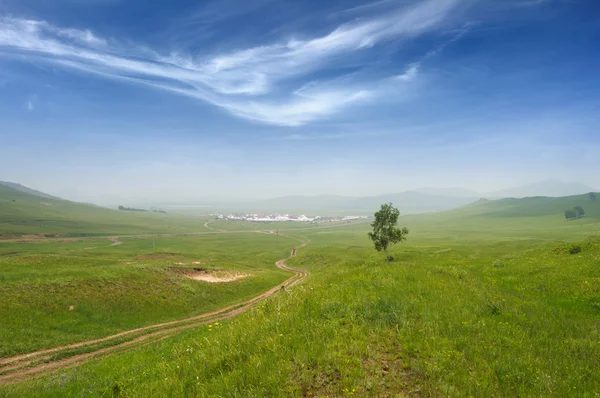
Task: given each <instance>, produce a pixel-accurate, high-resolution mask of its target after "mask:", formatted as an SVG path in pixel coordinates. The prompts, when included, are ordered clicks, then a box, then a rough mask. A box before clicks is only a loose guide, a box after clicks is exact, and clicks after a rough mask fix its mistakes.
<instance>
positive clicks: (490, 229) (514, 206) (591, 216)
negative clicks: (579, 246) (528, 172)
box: [400, 194, 600, 241]
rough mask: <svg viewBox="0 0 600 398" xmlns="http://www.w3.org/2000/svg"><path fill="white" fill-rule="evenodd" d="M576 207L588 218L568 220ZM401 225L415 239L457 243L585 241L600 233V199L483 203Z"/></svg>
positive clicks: (409, 219)
mask: <svg viewBox="0 0 600 398" xmlns="http://www.w3.org/2000/svg"><path fill="white" fill-rule="evenodd" d="M575 206H581V207H582V208H583V209H584V210H585V216H584V217H582V218H579V219H576V220H566V219H565V215H564V213H565V211H566V210H569V209H572V208H573V207H575ZM400 211H402V208H400ZM401 223H403V224H404V225H406V226H408V228H409V229H410V230H411V233H412V234H413V236H414V235H416V234H419V235H423V236H428V237H429V238H432V237H433V236H437V235H439V236H442V235H444V234H447V233H448V232H450V233H452V234H453V236H454V238H455V239H456V240H457V241H459V240H470V241H475V240H481V239H482V238H483V237H488V238H489V239H490V240H493V241H498V239H499V238H498V237H499V235H502V237H503V238H502V239H504V240H510V239H525V238H526V237H528V236H532V235H534V236H536V237H537V238H540V239H544V240H549V239H550V240H551V239H556V238H557V237H558V236H571V237H572V238H573V239H576V238H577V237H581V238H584V237H585V236H587V235H589V234H597V233H598V232H599V231H600V195H599V197H598V198H596V199H595V200H592V199H591V198H590V197H589V196H588V195H587V194H586V195H576V196H566V197H559V198H550V197H533V198H523V199H498V200H487V199H480V200H479V201H477V202H474V203H471V204H469V205H467V206H464V207H461V208H459V209H455V210H449V211H445V212H440V213H430V214H421V215H414V216H404V217H402V220H401ZM586 234H587V235H586Z"/></svg>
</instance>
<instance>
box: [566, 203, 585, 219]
mask: <svg viewBox="0 0 600 398" xmlns="http://www.w3.org/2000/svg"><path fill="white" fill-rule="evenodd" d="M584 215H585V210H583V207H581V206H575V207H574V208H572V209H569V210H567V211H565V218H566V219H567V220H574V219H576V218H581V217H583V216H584Z"/></svg>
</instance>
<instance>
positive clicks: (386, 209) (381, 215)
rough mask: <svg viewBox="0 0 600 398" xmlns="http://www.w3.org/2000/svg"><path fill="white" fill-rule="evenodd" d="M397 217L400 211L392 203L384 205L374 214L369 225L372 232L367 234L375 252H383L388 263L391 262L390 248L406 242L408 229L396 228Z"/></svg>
mask: <svg viewBox="0 0 600 398" xmlns="http://www.w3.org/2000/svg"><path fill="white" fill-rule="evenodd" d="M398 217H400V211H399V210H398V209H396V208H395V207H394V206H393V205H392V203H384V204H382V205H381V209H380V210H379V211H377V212H375V220H374V221H373V223H371V226H372V227H373V232H369V238H370V239H371V240H372V241H373V244H374V245H375V249H376V250H377V251H385V254H386V258H387V260H388V261H391V260H392V257H391V256H390V252H389V249H390V246H391V245H393V244H396V243H399V242H402V241H404V240H406V235H408V229H407V228H406V227H403V228H398V227H397V226H396V225H397V224H398Z"/></svg>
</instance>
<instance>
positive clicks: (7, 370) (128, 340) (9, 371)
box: [0, 242, 310, 385]
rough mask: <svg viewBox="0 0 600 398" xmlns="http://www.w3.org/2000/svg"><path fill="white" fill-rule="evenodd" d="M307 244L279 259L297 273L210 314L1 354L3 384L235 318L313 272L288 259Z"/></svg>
mask: <svg viewBox="0 0 600 398" xmlns="http://www.w3.org/2000/svg"><path fill="white" fill-rule="evenodd" d="M115 243H116V242H115ZM306 245H307V243H306V242H304V243H302V245H300V246H298V247H297V248H295V249H294V250H292V252H291V253H290V256H289V257H287V258H285V259H281V260H279V261H277V262H276V263H275V265H276V266H277V267H278V268H280V269H282V270H285V271H288V272H292V273H294V275H293V276H291V277H290V278H288V279H287V280H286V281H284V282H283V283H281V284H279V285H277V286H275V287H273V288H271V289H269V290H268V291H266V292H264V293H262V294H260V295H258V296H256V297H253V298H251V299H249V300H246V301H244V302H241V303H237V304H234V305H230V306H227V307H224V308H221V309H219V310H217V311H214V312H210V313H206V314H201V315H196V316H193V317H189V318H185V319H180V320H175V321H170V322H164V323H159V324H154V325H149V326H144V327H140V328H136V329H131V330H127V331H124V332H120V333H116V334H113V335H111V336H106V337H103V338H99V339H94V340H88V341H83V342H78V343H73V344H69V345H64V346H60V347H54V348H49V349H44V350H40V351H35V352H30V353H27V354H22V355H17V356H13V357H9V358H0V385H6V384H12V383H17V382H21V381H26V380H31V379H34V378H37V377H41V376H45V375H48V374H51V373H55V372H58V371H60V370H64V369H68V368H71V367H75V366H79V365H82V364H84V363H86V362H89V361H91V360H93V359H98V358H102V357H106V356H109V355H112V354H116V353H118V352H123V351H126V350H128V349H132V348H135V347H140V346H143V345H147V344H150V343H152V342H157V341H161V340H164V339H166V338H168V337H171V336H174V335H176V334H177V333H178V332H181V331H183V330H186V329H190V328H193V327H197V326H201V325H206V324H209V323H212V322H216V321H221V320H226V319H230V318H233V317H235V316H237V315H239V314H241V313H243V312H246V311H248V310H249V309H250V308H252V307H253V306H254V305H255V304H256V303H257V302H259V301H262V300H264V299H266V298H268V297H271V296H273V295H274V294H276V293H277V292H279V291H281V290H283V289H286V288H290V287H292V286H294V285H296V284H298V283H300V282H301V281H303V280H304V279H305V278H306V277H307V276H308V275H309V274H310V273H309V272H308V271H306V270H303V269H296V268H292V267H290V266H288V265H287V264H286V263H285V261H286V260H287V259H289V258H292V257H294V256H295V255H296V253H297V251H298V249H300V248H302V247H304V246H306Z"/></svg>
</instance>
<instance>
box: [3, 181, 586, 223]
mask: <svg viewBox="0 0 600 398" xmlns="http://www.w3.org/2000/svg"><path fill="white" fill-rule="evenodd" d="M0 185H5V186H7V187H10V188H12V189H15V190H18V191H20V192H24V193H27V194H30V195H35V196H39V197H42V198H47V199H57V200H60V198H57V197H55V196H52V195H48V194H46V193H44V192H40V191H37V190H35V189H31V188H28V187H25V186H23V185H21V184H16V183H12V182H4V181H0ZM595 191H596V190H595V189H593V188H591V187H589V186H587V185H585V184H581V183H572V182H562V181H554V180H548V181H541V182H538V183H534V184H529V185H524V186H520V187H516V188H511V189H506V190H502V191H496V192H490V193H486V194H480V193H477V192H476V191H473V190H469V189H466V188H460V187H457V188H419V189H416V190H412V191H405V192H400V193H393V194H386V195H376V196H362V197H352V196H340V195H318V196H304V195H296V196H284V197H279V198H272V199H264V200H247V201H241V200H239V201H229V202H224V201H198V202H196V203H189V206H190V207H198V205H200V204H202V206H201V207H202V208H204V209H205V210H206V212H211V211H214V212H219V211H234V210H235V211H240V212H274V213H292V214H294V213H305V214H311V215H316V214H318V215H323V214H327V213H346V214H349V213H354V214H372V212H373V211H375V210H377V209H378V208H379V206H380V205H381V204H382V203H386V202H392V203H393V204H394V205H395V206H397V207H398V208H399V209H400V211H401V212H402V213H403V214H417V213H428V212H438V211H444V210H451V209H455V208H458V207H462V206H465V205H467V204H470V203H473V202H475V201H477V200H478V199H480V198H488V199H499V198H524V197H535V196H547V197H563V196H571V195H579V194H584V193H588V192H595ZM202 202H204V203H202ZM155 205H157V204H155ZM165 207H167V206H165ZM178 207H182V208H185V207H186V205H185V204H184V203H182V204H181V205H179V206H178Z"/></svg>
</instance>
